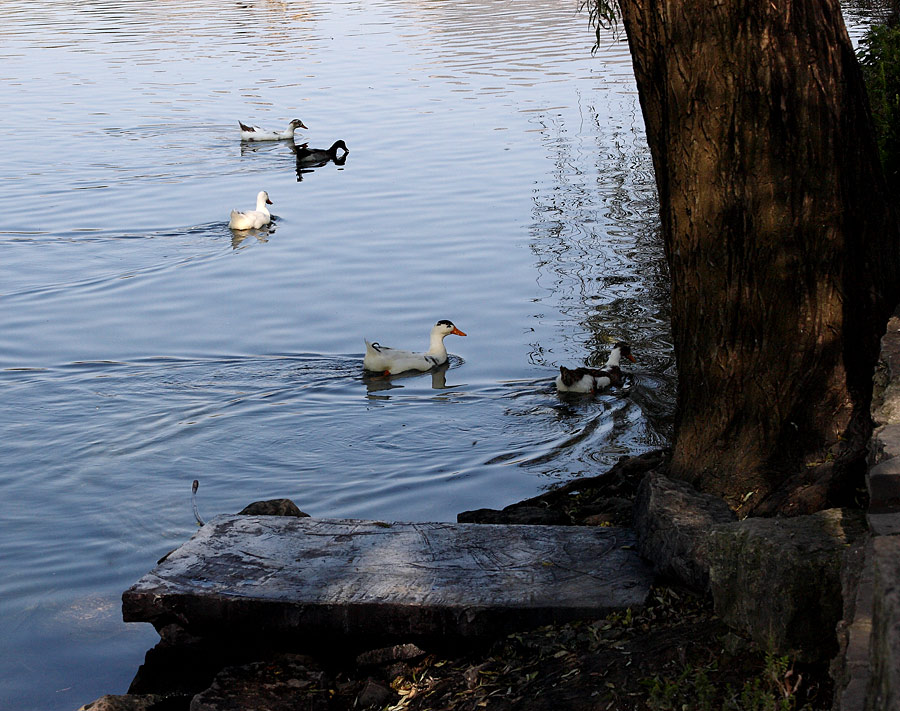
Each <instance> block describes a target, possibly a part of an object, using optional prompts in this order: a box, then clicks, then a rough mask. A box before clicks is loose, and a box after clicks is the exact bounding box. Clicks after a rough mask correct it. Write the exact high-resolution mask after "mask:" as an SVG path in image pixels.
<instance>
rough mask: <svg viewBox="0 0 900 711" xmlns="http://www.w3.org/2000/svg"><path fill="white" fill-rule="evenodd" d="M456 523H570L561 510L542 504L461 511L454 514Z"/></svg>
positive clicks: (561, 524)
mask: <svg viewBox="0 0 900 711" xmlns="http://www.w3.org/2000/svg"><path fill="white" fill-rule="evenodd" d="M456 522H457V523H502V524H518V525H530V526H568V525H569V524H571V523H572V521H571V520H570V519H569V517H568V516H566V515H565V514H564V513H563V512H562V511H558V510H555V509H550V508H546V507H544V506H508V507H507V508H505V509H503V510H502V511H497V510H496V509H475V510H474V511H463V512H462V513H460V514H457V516H456Z"/></svg>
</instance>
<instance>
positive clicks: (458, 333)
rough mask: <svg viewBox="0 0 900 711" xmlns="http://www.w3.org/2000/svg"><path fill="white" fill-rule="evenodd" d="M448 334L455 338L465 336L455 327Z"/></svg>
mask: <svg viewBox="0 0 900 711" xmlns="http://www.w3.org/2000/svg"><path fill="white" fill-rule="evenodd" d="M450 333H455V334H456V335H457V336H465V335H466V334H465V333H463V332H462V331H460V330H459V329H458V328H457V327H456V326H454V327H453V330H452V331H450Z"/></svg>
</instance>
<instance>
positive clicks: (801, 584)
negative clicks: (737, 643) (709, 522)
mask: <svg viewBox="0 0 900 711" xmlns="http://www.w3.org/2000/svg"><path fill="white" fill-rule="evenodd" d="M865 533H866V527H865V517H864V515H863V513H862V512H861V511H857V510H850V509H828V510H826V511H819V512H818V513H814V514H809V515H806V516H796V517H794V518H769V519H762V518H754V519H745V520H743V521H738V522H736V523H728V524H719V525H717V526H715V527H714V528H713V531H712V532H711V533H710V534H709V542H708V552H709V561H710V568H709V578H710V587H711V589H712V594H713V602H714V603H715V610H716V614H718V615H719V616H720V617H721V618H722V620H723V621H724V622H725V623H726V624H728V625H730V626H731V627H734V628H736V629H739V630H742V631H743V632H745V633H746V634H747V635H748V636H749V637H750V638H751V639H753V640H754V641H755V642H757V643H758V644H759V645H760V646H762V647H763V648H764V649H769V650H772V651H775V652H778V653H781V654H784V653H796V654H797V655H798V659H800V660H801V661H817V660H820V659H826V658H829V657H832V656H833V655H834V653H835V652H836V651H837V637H836V632H835V626H836V624H837V622H838V620H840V619H841V616H842V612H843V610H842V597H841V579H840V571H841V564H842V562H843V556H844V552H845V551H846V550H847V548H848V547H849V546H850V545H851V544H852V543H854V542H855V541H857V540H859V539H860V538H861V537H862V536H864V535H865Z"/></svg>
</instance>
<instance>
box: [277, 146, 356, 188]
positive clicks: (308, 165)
mask: <svg viewBox="0 0 900 711" xmlns="http://www.w3.org/2000/svg"><path fill="white" fill-rule="evenodd" d="M290 149H291V151H292V152H293V154H294V157H295V159H296V162H297V182H300V181H301V180H303V176H304V174H306V173H311V172H313V169H314V168H321V167H322V166H323V165H325V164H326V163H334V164H335V165H344V163H346V162H347V154H348V153H350V149H349V148H347V144H346V143H344V142H343V141H335V142H334V143H333V144H332V145H331V148H310V147H309V144H308V143H301V144H300V145H293V144H292V145H291V146H290Z"/></svg>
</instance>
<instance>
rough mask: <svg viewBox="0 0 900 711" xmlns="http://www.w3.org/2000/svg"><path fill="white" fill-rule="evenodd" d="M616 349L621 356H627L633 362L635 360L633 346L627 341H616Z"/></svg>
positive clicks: (614, 348) (614, 347)
mask: <svg viewBox="0 0 900 711" xmlns="http://www.w3.org/2000/svg"><path fill="white" fill-rule="evenodd" d="M616 349H618V351H619V355H620V356H625V357H626V358H628V360H630V361H631V362H632V363H634V362H635V360H634V356H633V355H631V346H630V345H629V344H627V343H625V341H616V344H615V345H614V346H613V350H616Z"/></svg>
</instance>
